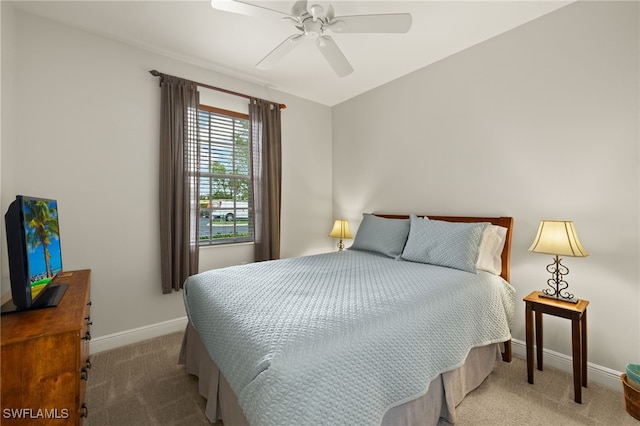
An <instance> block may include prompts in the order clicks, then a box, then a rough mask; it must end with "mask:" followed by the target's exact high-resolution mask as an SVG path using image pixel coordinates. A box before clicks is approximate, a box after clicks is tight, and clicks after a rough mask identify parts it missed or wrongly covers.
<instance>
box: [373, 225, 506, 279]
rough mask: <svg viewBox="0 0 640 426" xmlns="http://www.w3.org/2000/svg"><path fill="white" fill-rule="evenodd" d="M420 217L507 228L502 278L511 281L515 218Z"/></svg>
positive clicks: (503, 250) (503, 251)
mask: <svg viewBox="0 0 640 426" xmlns="http://www.w3.org/2000/svg"><path fill="white" fill-rule="evenodd" d="M374 215H376V216H380V217H385V218H388V219H408V218H409V215H401V214H384V213H374ZM417 216H418V217H425V216H426V217H428V218H429V219H432V220H446V221H447V222H489V223H493V224H494V225H498V226H502V227H504V228H507V236H506V238H505V242H504V248H503V249H502V272H501V273H500V276H501V277H502V278H504V279H505V280H506V281H508V282H510V281H509V271H510V266H511V235H512V232H513V218H512V217H508V216H502V217H473V216H432V215H417Z"/></svg>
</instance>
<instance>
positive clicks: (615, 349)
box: [333, 1, 640, 371]
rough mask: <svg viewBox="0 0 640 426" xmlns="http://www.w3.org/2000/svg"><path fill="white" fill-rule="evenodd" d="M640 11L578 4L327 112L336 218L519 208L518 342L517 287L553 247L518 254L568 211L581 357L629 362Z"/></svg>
mask: <svg viewBox="0 0 640 426" xmlns="http://www.w3.org/2000/svg"><path fill="white" fill-rule="evenodd" d="M638 18H639V15H638V3H637V2H620V3H609V2H591V1H589V2H579V3H576V4H572V5H569V6H567V7H565V8H563V9H560V10H559V11H557V12H554V13H551V14H549V15H546V16H543V17H541V18H539V19H538V20H535V21H533V22H530V23H528V24H525V25H523V26H521V27H519V28H516V29H514V30H512V31H509V32H507V33H505V34H503V35H500V36H498V37H495V38H493V39H491V40H488V41H486V42H484V43H481V44H479V45H476V46H474V47H472V48H469V49H467V50H465V51H463V52H461V53H459V54H456V55H454V56H451V57H449V58H447V59H444V60H442V61H440V62H438V63H436V64H434V65H431V66H429V67H426V68H424V69H421V70H419V71H417V72H414V73H412V74H410V75H408V76H405V77H403V78H400V79H398V80H396V81H394V82H391V83H389V84H387V85H385V86H382V87H380V88H377V89H375V90H372V91H370V92H368V93H366V94H363V95H361V96H359V97H357V98H354V99H351V100H349V101H346V102H344V103H342V104H340V105H338V106H336V107H334V108H333V179H334V182H333V199H334V215H335V216H345V217H347V218H348V219H350V220H351V222H352V225H353V228H356V227H357V225H358V223H359V221H360V215H361V213H362V212H363V211H364V212H415V213H431V214H448V215H508V216H513V217H515V231H514V240H513V255H512V271H511V278H512V283H513V285H514V286H515V287H516V289H517V292H518V293H517V294H518V305H517V312H516V323H515V327H514V330H513V335H514V338H516V339H519V340H520V341H524V303H523V302H521V300H522V297H524V296H526V295H527V294H529V292H531V291H533V290H537V289H542V288H543V287H544V286H545V285H546V280H547V278H549V274H548V273H547V272H546V270H545V267H546V265H547V264H548V263H550V261H551V257H550V256H547V255H541V254H534V253H529V252H528V251H527V249H528V247H529V245H530V244H531V242H532V240H533V237H534V236H535V232H536V230H537V226H538V223H539V221H540V220H541V219H568V220H573V221H574V222H575V225H576V228H577V231H578V233H579V236H580V238H581V240H582V243H583V244H584V246H585V247H586V249H587V250H588V251H589V253H590V254H591V255H590V256H589V257H587V258H566V259H565V262H564V263H565V264H566V265H567V266H568V267H569V269H570V271H571V273H570V275H569V276H567V280H568V282H569V284H570V286H571V287H570V288H571V289H572V290H573V291H574V292H575V293H576V295H577V296H578V297H581V298H585V299H588V300H590V301H591V304H590V305H589V310H588V312H589V339H590V343H589V361H590V362H593V363H595V364H598V365H600V366H603V367H606V368H610V369H613V370H617V371H623V370H624V368H625V365H626V364H627V363H629V362H637V361H638V360H639V359H640V333H639V330H640V313H639V312H640V310H639V309H638V305H639V302H640V284H639V283H640V274H639V270H638V259H639V258H640V248H639V241H640V231H639V219H640V211H639V201H640V200H639V194H640V179H639V178H640V175H639V170H640V168H639V130H638V128H639V127H638V126H639V125H638V123H639V107H638V104H639V84H638V80H639V75H640V69H639V67H638V55H639V42H638V39H639V33H638V22H639V19H638ZM415 54H419V52H415ZM545 325H546V329H545V342H544V345H545V348H546V349H549V350H551V351H555V352H557V353H560V354H565V355H568V356H570V354H571V349H570V344H571V339H570V324H569V322H568V321H566V320H562V319H558V318H548V317H545Z"/></svg>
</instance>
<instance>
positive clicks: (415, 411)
mask: <svg viewBox="0 0 640 426" xmlns="http://www.w3.org/2000/svg"><path fill="white" fill-rule="evenodd" d="M512 227H513V218H510V217H449V216H417V215H413V214H412V215H388V214H375V215H373V214H364V215H363V220H362V222H361V224H360V227H359V229H358V232H357V234H356V236H355V239H354V242H353V244H352V246H351V247H350V248H349V249H348V250H346V251H343V252H332V253H326V254H319V255H313V256H305V257H300V258H292V259H282V260H277V261H269V262H258V263H252V264H248V265H240V266H234V267H230V268H223V269H219V270H213V271H207V272H203V273H201V274H197V275H194V276H192V277H190V278H189V279H187V281H186V282H185V286H184V300H185V307H186V310H187V316H188V319H189V324H188V326H187V329H186V331H185V335H184V340H183V345H182V350H181V354H180V359H179V362H180V363H182V364H184V365H185V366H186V371H187V372H188V373H190V374H194V375H196V376H198V378H199V390H200V393H201V394H202V395H203V396H204V397H205V398H207V405H206V409H205V414H206V415H207V417H208V418H209V420H211V421H212V422H215V421H217V420H222V421H223V423H224V424H225V425H226V426H232V425H249V424H251V425H254V426H255V425H285V424H291V425H294V424H295V425H303V424H310V425H316V424H332V425H335V424H349V425H351V424H362V425H378V424H383V425H399V424H403V425H404V424H416V425H417V424H420V425H434V424H437V423H438V421H439V419H440V418H444V419H445V420H447V421H449V422H451V423H453V422H455V418H456V415H455V407H456V406H457V405H458V404H459V403H460V402H461V401H462V399H463V398H464V396H465V395H466V394H467V393H468V392H470V391H471V390H473V389H474V388H476V387H477V386H479V385H480V384H481V383H482V381H483V380H484V379H485V378H486V377H487V376H488V375H489V374H490V373H491V371H492V370H493V368H494V366H495V363H496V362H497V360H498V359H499V358H500V356H501V357H502V360H504V361H507V362H508V361H510V360H511V342H510V339H511V335H510V329H511V325H512V322H513V311H514V304H515V290H514V289H513V287H511V285H510V284H509V283H508V280H509V260H510V250H511V232H512Z"/></svg>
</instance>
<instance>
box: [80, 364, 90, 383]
mask: <svg viewBox="0 0 640 426" xmlns="http://www.w3.org/2000/svg"><path fill="white" fill-rule="evenodd" d="M80 380H84V381H87V380H89V372H88V371H87V369H86V368H85V367H82V370H80Z"/></svg>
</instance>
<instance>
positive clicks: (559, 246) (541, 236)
mask: <svg viewBox="0 0 640 426" xmlns="http://www.w3.org/2000/svg"><path fill="white" fill-rule="evenodd" d="M529 251H532V252H535V253H546V254H554V255H559V256H574V257H585V256H589V253H587V251H586V250H585V249H584V247H582V244H581V243H580V239H579V238H578V234H577V232H576V228H575V226H573V222H572V221H570V220H543V221H541V222H540V227H539V228H538V234H537V235H536V238H535V239H534V240H533V244H531V247H529Z"/></svg>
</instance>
